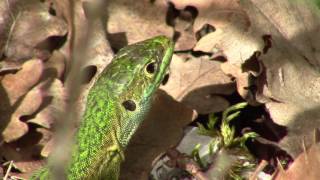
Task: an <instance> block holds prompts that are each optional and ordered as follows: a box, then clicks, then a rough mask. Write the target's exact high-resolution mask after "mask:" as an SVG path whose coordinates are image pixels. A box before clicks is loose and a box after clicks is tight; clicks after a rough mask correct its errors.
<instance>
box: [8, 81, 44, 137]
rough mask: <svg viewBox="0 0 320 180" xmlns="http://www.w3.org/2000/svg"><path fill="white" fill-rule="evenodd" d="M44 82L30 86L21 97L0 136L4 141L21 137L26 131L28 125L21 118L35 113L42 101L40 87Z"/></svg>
mask: <svg viewBox="0 0 320 180" xmlns="http://www.w3.org/2000/svg"><path fill="white" fill-rule="evenodd" d="M43 85H44V84H39V85H37V86H36V87H34V88H32V89H31V90H30V91H29V92H28V93H27V94H26V95H25V96H24V98H23V100H22V102H21V104H20V105H19V106H18V107H17V109H16V110H15V111H14V112H13V114H12V115H11V118H10V121H9V123H8V125H7V126H6V128H5V129H4V131H3V132H2V136H3V138H4V141H5V142H11V141H14V140H17V139H18V138H20V137H22V136H23V135H24V134H26V133H27V132H28V125H27V124H26V123H25V122H23V121H22V120H23V118H24V117H27V116H31V115H32V114H33V113H35V112H36V111H37V110H38V108H39V107H40V105H41V104H42V102H43V93H42V88H43Z"/></svg>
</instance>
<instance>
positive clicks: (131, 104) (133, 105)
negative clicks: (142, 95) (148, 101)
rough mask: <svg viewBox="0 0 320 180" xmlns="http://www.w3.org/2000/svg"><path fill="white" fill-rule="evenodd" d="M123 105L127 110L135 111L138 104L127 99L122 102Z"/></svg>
mask: <svg viewBox="0 0 320 180" xmlns="http://www.w3.org/2000/svg"><path fill="white" fill-rule="evenodd" d="M122 106H123V107H124V108H125V109H126V110H129V111H134V110H136V108H137V106H136V103H135V102H134V101H132V100H130V99H129V100H126V101H124V102H123V103H122Z"/></svg>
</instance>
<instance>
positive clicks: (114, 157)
mask: <svg viewBox="0 0 320 180" xmlns="http://www.w3.org/2000/svg"><path fill="white" fill-rule="evenodd" d="M172 54H173V43H172V41H170V40H169V39H168V38H166V37H164V36H157V37H154V38H152V39H148V40H145V41H142V42H139V43H136V44H133V45H129V46H126V47H124V48H123V49H121V50H120V51H119V52H118V53H117V55H116V56H115V57H114V59H113V60H112V62H111V63H110V64H109V65H108V66H107V67H106V68H105V70H104V71H103V72H102V73H101V75H100V77H99V78H98V80H97V81H96V82H95V84H94V85H93V87H92V88H91V90H90V92H89V94H88V98H87V105H86V111H85V113H84V119H83V121H82V123H81V125H80V128H79V130H78V133H77V136H76V143H75V146H74V148H73V150H72V158H71V162H70V165H69V166H68V168H67V170H66V175H67V179H68V180H87V179H106V180H117V179H118V178H119V174H120V163H121V162H122V161H123V160H124V154H123V153H124V149H125V148H126V146H127V145H128V143H129V140H130V138H131V136H132V135H133V133H134V132H135V131H136V129H137V128H138V127H139V125H140V124H141V122H142V121H143V120H144V119H145V116H146V113H147V112H148V110H149V108H150V105H151V102H152V97H153V94H154V93H155V91H156V90H157V88H158V87H159V85H160V83H161V81H162V80H163V78H164V76H165V74H166V72H167V68H168V66H169V64H170V61H171V57H172ZM151 63H154V66H153V67H154V68H152V67H151V65H150V64H151ZM148 65H149V66H148ZM147 66H148V67H149V68H148V69H147ZM128 101H130V102H131V103H127V104H129V106H124V105H123V103H124V102H128ZM132 104H135V107H134V105H132ZM49 174H50V173H48V170H42V171H40V172H39V173H37V174H35V175H34V177H33V178H32V179H41V180H47V179H50V177H49Z"/></svg>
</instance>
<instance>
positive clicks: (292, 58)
mask: <svg viewBox="0 0 320 180" xmlns="http://www.w3.org/2000/svg"><path fill="white" fill-rule="evenodd" d="M242 5H243V7H244V8H245V9H246V11H247V13H248V14H249V15H250V19H251V22H252V25H254V26H256V28H257V29H259V31H260V32H259V33H260V34H261V35H266V34H268V35H271V48H270V49H269V50H268V51H267V52H266V54H263V55H262V56H261V57H260V59H261V60H262V62H263V64H264V66H265V74H266V77H263V76H260V78H262V80H263V81H264V84H263V85H261V84H260V85H259V86H258V89H259V91H260V92H262V94H263V95H264V96H266V97H268V98H269V99H273V100H276V101H275V102H270V103H267V108H268V110H269V112H270V115H271V117H272V119H273V120H274V121H275V122H276V123H279V124H281V125H285V126H287V127H288V136H286V137H285V138H284V139H283V140H282V141H281V142H280V145H281V146H282V147H283V148H284V149H286V150H287V151H288V152H289V153H290V154H291V155H293V156H294V157H295V156H297V155H298V154H299V153H300V152H302V149H301V147H300V146H299V145H300V144H301V140H302V139H303V138H304V139H305V142H306V144H308V145H310V144H311V141H312V138H311V137H312V131H313V129H314V128H317V127H319V126H320V123H319V117H320V114H319V111H318V110H319V105H320V96H319V94H320V78H319V77H320V73H319V71H318V70H317V69H319V68H320V67H319V65H320V62H319V59H320V57H319V55H320V53H319V52H320V43H319V42H317V41H319V39H320V38H317V37H318V36H319V30H320V28H319V27H320V21H319V20H320V16H319V10H318V9H315V5H312V4H311V2H309V1H288V0H281V1H255V0H252V1H246V2H244V4H242ZM283 7H287V8H283ZM288 9H291V10H290V11H288Z"/></svg>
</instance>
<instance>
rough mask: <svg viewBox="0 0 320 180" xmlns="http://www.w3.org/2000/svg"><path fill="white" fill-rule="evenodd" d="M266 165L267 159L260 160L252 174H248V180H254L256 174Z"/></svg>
mask: <svg viewBox="0 0 320 180" xmlns="http://www.w3.org/2000/svg"><path fill="white" fill-rule="evenodd" d="M267 165H268V161H266V160H262V161H261V162H260V163H259V165H258V167H257V168H256V170H255V171H254V172H253V174H252V175H251V176H250V178H249V180H256V179H257V177H258V174H259V173H260V172H261V171H262V170H263V169H264V168H265V167H266V166H267Z"/></svg>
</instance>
